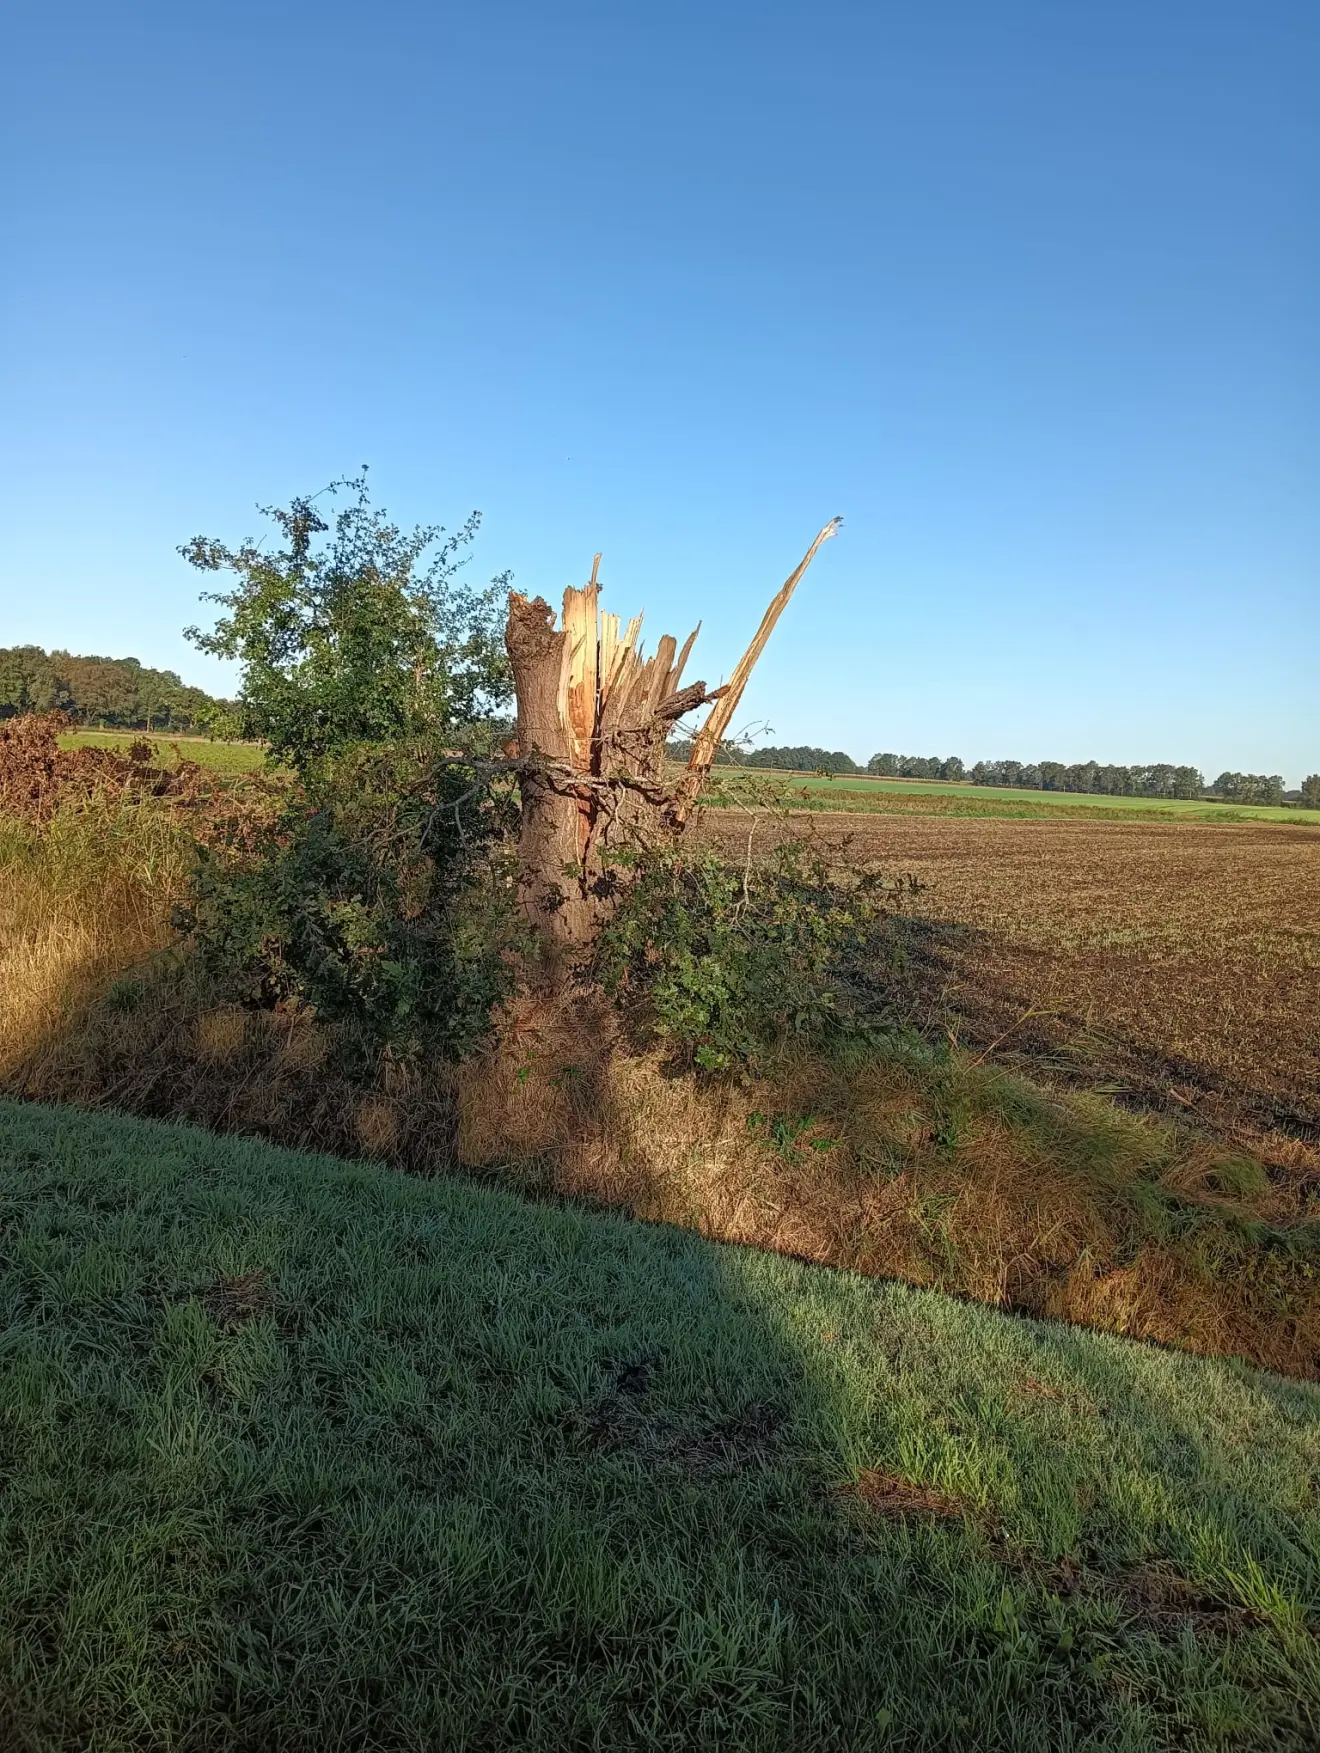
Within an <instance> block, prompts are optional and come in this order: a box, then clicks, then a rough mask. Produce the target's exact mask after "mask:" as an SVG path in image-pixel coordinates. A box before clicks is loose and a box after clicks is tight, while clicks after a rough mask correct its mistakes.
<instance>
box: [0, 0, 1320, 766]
mask: <svg viewBox="0 0 1320 1753" xmlns="http://www.w3.org/2000/svg"><path fill="white" fill-rule="evenodd" d="M0 31H2V48H0V64H2V70H0V151H2V154H3V188H2V190H0V204H2V209H0V220H2V222H3V228H2V230H0V237H2V238H3V247H4V253H5V266H4V272H3V276H2V277H0V644H8V643H12V642H14V641H18V640H24V641H32V642H35V643H38V644H42V645H46V646H53V645H61V646H66V647H70V648H72V649H74V650H76V651H95V652H108V653H111V654H115V655H122V654H125V653H133V654H136V655H138V656H140V657H141V658H143V659H144V660H145V661H147V662H152V663H158V664H165V665H168V666H170V667H173V668H177V669H179V670H180V671H181V672H182V673H183V674H184V676H185V678H186V679H189V680H192V681H196V682H199V683H201V684H202V685H204V686H212V687H221V688H223V687H225V686H226V685H231V682H230V680H229V679H228V678H226V677H225V675H224V674H223V672H222V671H221V669H220V666H218V665H216V664H214V663H212V662H211V661H209V660H206V659H203V658H201V657H200V656H198V655H196V654H195V653H192V651H191V649H190V648H189V647H188V646H187V645H186V644H185V643H184V642H183V640H182V639H181V637H180V631H179V630H180V628H181V627H182V626H183V625H184V624H185V623H186V622H188V621H190V620H192V619H194V618H195V617H196V614H197V608H196V595H197V589H198V585H199V583H200V582H201V580H200V579H199V577H198V575H196V574H194V573H192V572H191V571H190V570H189V569H188V568H187V567H186V566H185V565H184V563H183V562H182V560H180V559H179V558H178V556H177V555H176V553H175V549H176V547H177V545H178V543H180V542H182V541H183V540H185V539H186V538H187V537H189V536H191V535H194V534H196V533H205V534H208V535H217V536H222V537H225V538H226V539H234V538H238V537H241V536H243V535H245V534H249V533H252V532H254V531H255V530H256V529H258V528H259V527H260V526H259V520H258V519H257V517H256V515H255V511H254V506H255V503H256V502H258V501H270V500H280V499H285V498H287V497H288V496H289V495H291V494H293V493H295V492H298V491H306V490H312V489H315V488H317V487H320V486H321V485H322V484H323V483H325V482H326V481H328V480H329V479H330V478H331V477H332V476H334V475H336V474H342V473H345V472H347V471H350V470H352V469H354V468H355V467H356V466H357V465H358V464H360V463H361V462H364V461H365V462H369V463H370V465H371V471H372V477H373V479H374V481H375V484H376V489H377V493H378V497H379V498H380V499H381V500H382V501H383V502H384V503H386V504H387V505H388V506H389V508H390V509H391V511H393V512H395V513H396V515H398V516H400V517H401V518H405V519H409V520H411V519H414V518H417V519H422V518H425V519H437V520H439V521H445V522H454V521H456V520H457V519H459V518H460V517H461V516H463V515H464V514H465V513H466V512H467V511H468V510H469V509H471V508H472V507H474V506H476V507H480V508H481V509H482V511H483V512H484V514H485V526H484V530H483V534H482V537H481V541H480V544H479V548H478V552H477V557H476V560H475V562H474V564H475V565H477V566H478V567H479V568H480V569H481V570H482V572H483V573H485V574H487V575H489V574H492V573H494V572H496V571H498V570H501V569H502V568H504V567H506V566H510V567H512V568H513V569H514V572H515V574H516V578H517V582H518V584H519V585H520V586H521V587H522V588H523V589H526V590H529V591H539V592H542V593H544V594H546V595H548V596H550V597H551V598H552V599H553V598H554V597H555V596H556V594H557V593H558V592H559V591H561V590H562V588H563V586H564V585H565V584H567V583H580V582H582V581H583V579H584V576H585V573H586V570H587V568H588V567H589V565H590V559H591V555H592V552H593V551H594V550H595V549H597V548H601V549H603V550H604V554H605V559H604V563H603V565H602V569H601V576H602V578H603V579H604V580H605V583H606V585H607V591H608V594H607V598H606V603H607V606H611V607H613V608H615V609H616V610H619V611H622V612H628V611H631V610H633V609H635V608H637V607H645V608H646V610H647V611H648V624H649V626H650V629H651V632H652V635H653V636H654V635H655V634H657V633H659V632H663V631H673V632H675V633H678V634H680V635H681V634H683V633H684V632H686V631H687V629H688V628H689V627H690V626H691V625H692V623H693V622H695V621H696V620H697V619H698V618H699V617H700V618H703V619H704V622H705V629H704V631H703V634H702V638H701V640H700V642H699V645H698V653H699V654H704V657H703V661H701V662H700V663H698V664H697V667H696V669H695V671H694V672H693V673H694V674H696V675H701V676H704V677H705V678H706V679H707V680H708V681H709V680H714V679H715V678H716V677H718V676H719V675H721V674H725V673H727V672H728V670H729V669H730V668H731V667H732V664H733V663H734V661H735V660H736V657H737V655H738V652H739V650H740V649H741V646H742V644H743V643H744V642H745V640H746V638H747V637H748V635H749V634H750V631H751V630H752V628H753V627H754V625H755V623H756V621H757V619H758V618H759V615H760V613H761V610H762V607H763V606H764V603H765V601H766V599H767V598H768V596H769V595H770V594H771V592H772V591H773V590H774V589H775V588H776V587H777V586H778V584H779V583H780V582H781V581H782V579H783V577H784V576H785V574H786V573H787V572H788V571H789V570H790V569H791V568H792V566H793V565H794V564H795V563H796V561H797V559H798V557H799V555H800V554H801V552H802V550H803V549H804V548H805V546H806V544H807V542H808V541H809V540H810V538H811V537H812V535H813V534H814V533H815V531H816V530H817V529H818V528H819V526H820V525H821V524H822V523H823V522H824V521H825V520H826V519H827V518H828V517H830V516H831V515H833V514H834V513H836V512H839V513H842V514H843V515H844V517H845V519H846V521H845V526H844V530H843V533H842V534H841V536H840V537H839V539H838V540H837V541H834V542H832V543H830V544H829V545H828V546H827V547H826V548H825V549H824V550H822V552H821V554H820V556H819V558H818V560H817V562H816V566H815V568H814V569H813V571H812V572H811V574H810V575H809V576H808V580H807V582H806V584H805V585H804V586H803V587H802V590H801V592H800V595H799V597H798V599H797V600H796V601H795V603H794V605H793V606H792V608H791V609H790V611H789V613H788V615H787V616H786V618H785V620H784V621H783V622H781V624H780V630H779V632H778V633H777V634H776V636H775V639H774V641H773V642H772V644H771V647H770V649H769V651H768V652H767V654H766V657H765V658H764V660H763V662H762V665H761V668H760V670H759V671H758V675H757V678H756V680H755V682H754V685H753V688H752V690H750V691H749V694H748V696H747V699H746V703H745V708H746V717H747V718H748V719H764V720H768V721H769V723H770V724H771V725H772V726H773V729H774V733H775V735H774V740H775V741H783V742H812V743H823V744H826V745H828V746H831V747H842V748H845V749H847V750H849V752H851V753H852V754H853V755H855V756H857V757H858V758H860V759H863V760H864V759H865V758H866V757H867V756H869V755H870V754H872V753H873V752H875V751H876V750H879V749H894V750H897V751H899V752H905V753H906V752H910V753H939V754H951V753H956V754H960V755H962V756H963V757H964V758H965V759H967V760H974V759H976V758H977V757H979V756H985V757H993V756H1010V755H1011V756H1015V757H1017V758H1019V759H1024V760H1026V759H1035V758H1040V757H1052V758H1059V759H1065V760H1069V759H1078V758H1084V757H1089V756H1095V757H1097V758H1099V759H1102V760H1117V761H1129V760H1141V759H1150V760H1160V759H1163V760H1172V761H1192V762H1194V763H1196V764H1197V765H1198V766H1201V767H1202V768H1203V769H1204V770H1205V771H1206V773H1207V775H1208V776H1213V774H1215V773H1216V772H1218V771H1219V770H1220V769H1221V768H1222V767H1235V768H1243V769H1247V770H1252V771H1266V772H1278V771H1281V772H1283V773H1284V775H1285V777H1286V778H1287V780H1288V782H1289V783H1290V784H1294V785H1295V784H1296V783H1297V782H1298V781H1299V779H1300V778H1301V776H1302V775H1303V774H1304V773H1306V772H1313V771H1316V770H1317V769H1320V494H1318V493H1317V486H1318V485H1320V320H1318V319H1320V101H1317V98H1316V92H1317V90H1320V9H1317V8H1316V6H1315V5H1314V0H1297V3H1296V4H1289V3H1286V0H1238V3H1237V4H1224V3H1222V0H1104V3H1103V4H1101V3H1099V0H1092V3H1090V4H1087V3H1081V4H1060V3H1059V0H1049V3H1045V0H1035V3H1031V4H1026V3H1018V0H995V3H994V4H985V3H984V0H927V3H926V4H922V5H915V4H908V5H904V6H897V5H887V4H877V3H875V0H871V3H857V4H837V3H832V0H816V3H814V4H811V5H808V4H805V3H802V4H776V3H774V0H763V3H761V4H756V5H753V4H742V3H734V0H702V3H701V4H696V3H692V0H664V3H663V4H653V3H643V0H613V3H609V4H607V3H599V4H582V3H579V0H556V3H555V4H547V3H545V0H540V3H532V0H469V3H468V4H465V5H455V4H444V3H440V0H432V3H430V4H423V3H421V0H373V3H372V4H371V5H365V4H360V5H352V6H350V5H348V4H346V3H344V0H318V3H317V4H315V5H313V4H310V3H309V0H169V3H168V4H140V3H133V0H114V3H110V4H107V3H106V0H9V5H8V6H7V7H6V8H5V10H4V24H3V26H2V27H0Z"/></svg>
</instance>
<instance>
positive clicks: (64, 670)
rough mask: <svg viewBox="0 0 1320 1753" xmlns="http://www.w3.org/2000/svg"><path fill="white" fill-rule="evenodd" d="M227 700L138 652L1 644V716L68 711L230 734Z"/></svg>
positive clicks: (131, 726)
mask: <svg viewBox="0 0 1320 1753" xmlns="http://www.w3.org/2000/svg"><path fill="white" fill-rule="evenodd" d="M227 710H228V708H227V706H226V704H225V702H224V701H222V700H213V699H212V698H211V696H210V695H209V694H207V693H205V692H203V690H202V689H201V688H190V687H187V686H185V684H184V683H183V682H182V681H181V680H180V679H179V677H178V676H177V675H176V674H175V673H174V671H173V670H154V669H150V668H148V667H147V666H146V665H145V664H142V663H139V661H138V660H137V658H135V657H75V656H74V655H73V654H72V653H71V652H67V651H51V652H47V651H43V650H42V648H41V647H40V646H39V645H11V646H7V647H0V718H6V717H10V716H12V715H15V714H21V713H28V712H52V711H59V712H67V713H68V714H69V716H70V718H72V719H73V720H74V722H75V723H77V724H95V725H107V726H115V727H118V728H121V729H124V730H162V731H164V730H204V731H212V732H214V733H215V734H220V735H223V734H224V725H225V720H226V713H227Z"/></svg>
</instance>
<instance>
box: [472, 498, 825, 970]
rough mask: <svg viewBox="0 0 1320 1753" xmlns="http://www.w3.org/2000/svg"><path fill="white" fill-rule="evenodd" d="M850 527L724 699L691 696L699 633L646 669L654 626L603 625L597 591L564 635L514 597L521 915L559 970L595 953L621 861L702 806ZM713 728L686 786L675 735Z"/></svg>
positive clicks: (575, 601)
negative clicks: (789, 618) (759, 679)
mask: <svg viewBox="0 0 1320 1753" xmlns="http://www.w3.org/2000/svg"><path fill="white" fill-rule="evenodd" d="M838 526H839V519H838V518H835V519H833V520H832V521H831V522H830V523H828V524H826V526H825V528H824V529H823V530H822V531H821V532H820V534H819V535H818V536H817V537H816V539H815V541H814V542H813V543H812V544H811V546H810V548H809V549H808V550H807V552H806V554H805V555H804V556H803V559H802V561H801V563H800V565H799V566H798V567H797V569H796V571H794V572H793V573H792V574H791V576H790V577H789V578H788V579H787V580H786V582H785V583H784V585H783V588H782V589H781V590H780V591H779V593H778V595H777V596H776V597H775V599H774V601H773V602H772V603H771V604H770V607H769V608H768V609H767V610H766V612H765V615H764V617H763V619H762V621H761V625H760V627H759V628H758V629H757V632H756V636H755V638H754V639H753V640H752V643H751V645H750V646H749V647H748V648H747V651H746V652H745V653H744V655H743V657H742V659H741V661H740V662H739V664H738V666H737V668H736V669H735V670H734V672H733V676H732V678H731V679H730V680H729V682H728V683H726V684H725V686H724V687H722V688H716V689H713V690H707V688H706V684H705V683H704V682H693V683H691V684H690V685H689V686H687V687H683V685H682V678H683V671H684V668H685V666H686V664H687V660H688V658H689V656H690V655H691V652H692V646H693V643H694V641H695V640H696V637H697V633H698V632H699V631H700V625H698V626H697V627H696V628H694V629H693V631H692V632H691V633H690V634H689V635H688V638H687V640H686V641H685V643H684V645H683V649H682V650H681V651H679V649H678V642H677V640H675V639H673V638H671V637H670V636H669V635H668V634H666V635H665V636H664V638H662V639H661V640H660V641H659V643H658V644H657V646H656V650H655V653H654V655H653V656H652V657H650V658H646V657H644V656H643V652H642V645H641V641H640V634H641V629H642V617H641V616H640V615H635V616H633V618H632V619H631V620H630V621H629V622H628V624H627V626H626V627H623V628H621V627H620V622H619V617H618V616H617V615H610V614H602V613H600V611H599V607H598V598H599V589H600V587H599V585H598V584H597V581H596V574H597V569H598V567H599V565H600V555H599V554H597V555H596V558H595V562H594V564H593V565H592V568H591V580H590V583H588V584H587V585H586V586H585V588H583V589H581V590H577V589H574V588H573V587H571V586H570V588H569V589H568V590H566V591H565V592H564V611H563V618H562V622H561V625H560V626H559V627H558V628H556V626H555V617H554V611H553V609H552V608H551V607H550V605H549V603H547V602H545V601H544V600H543V599H542V598H541V597H535V598H532V599H530V600H529V599H528V598H527V597H525V596H522V595H520V594H519V593H518V592H517V591H511V592H510V593H509V619H508V625H507V629H506V634H505V637H506V642H507V645H508V651H509V661H510V664H511V665H512V668H513V684H514V693H515V695H516V698H517V703H518V732H517V737H518V768H519V789H520V793H521V804H522V832H521V836H520V839H519V846H518V862H519V888H520V900H521V903H522V906H523V908H524V910H525V912H526V914H527V916H528V918H529V919H530V920H531V922H532V924H533V925H534V926H535V928H536V930H537V932H538V934H539V935H540V938H541V940H542V942H543V944H544V946H545V948H546V949H547V951H548V952H550V962H551V965H552V966H558V965H562V964H563V963H564V962H565V961H566V960H572V959H575V958H576V956H577V955H578V954H580V953H581V952H582V951H584V950H585V949H586V948H587V947H588V946H589V945H590V944H591V943H592V941H593V940H594V938H595V936H596V933H597V932H598V930H599V929H600V926H601V924H602V923H603V921H604V919H605V917H606V915H607V914H608V912H609V910H610V908H611V906H612V905H613V901H614V898H615V897H616V895H617V893H618V888H619V882H620V871H619V866H618V863H617V860H616V858H615V854H617V853H619V852H623V851H628V850H635V849H637V848H640V847H646V846H652V845H655V844H656V843H658V842H660V841H663V840H665V839H667V838H672V837H673V836H674V835H676V834H678V833H679V832H681V830H682V828H683V825H684V823H685V822H686V820H687V818H688V815H689V814H690V812H691V810H692V808H693V806H694V805H695V803H696V802H697V799H698V798H699V797H700V795H701V791H702V788H703V787H704V785H705V783H706V779H707V776H708V774H709V772H710V768H711V764H712V762H713V761H714V759H715V755H716V752H717V751H718V749H719V745H720V741H721V739H722V738H723V736H724V735H725V732H726V731H727V730H728V727H729V724H730V722H731V720H732V718H733V714H734V713H735V711H736V710H737V708H738V702H739V701H740V699H741V698H742V694H743V690H744V689H745V688H746V686H747V682H748V679H749V677H750V676H751V673H752V669H753V667H754V665H755V664H756V661H757V659H758V658H759V657H760V655H761V653H762V651H763V650H764V649H765V645H766V642H767V640H768V639H769V637H770V634H771V632H772V630H773V628H774V625H775V622H776V621H777V620H778V619H779V617H780V615H781V614H782V613H783V611H784V608H785V607H786V605H787V603H788V600H789V598H790V597H791V596H792V594H793V591H794V589H795V588H796V586H797V583H798V581H799V579H800V578H801V577H802V575H803V573H804V572H805V571H806V569H807V567H808V566H809V565H810V564H811V561H812V559H813V557H814V555H815V553H816V550H817V549H818V548H819V547H820V545H821V543H822V542H824V541H826V540H827V539H828V538H829V537H830V536H832V535H833V534H834V532H835V530H836V529H837V528H838ZM706 704H712V710H711V713H710V716H709V717H708V718H707V720H706V723H705V724H704V725H703V726H702V728H701V729H700V731H699V732H698V733H697V736H696V738H695V740H694V742H693V745H692V753H691V757H690V759H689V761H688V764H687V766H686V768H685V769H683V770H682V771H681V772H680V773H678V774H669V773H668V772H667V771H666V760H665V744H666V741H667V739H668V738H669V736H670V734H671V733H672V731H673V728H674V726H675V724H677V722H678V721H679V719H681V718H683V717H684V716H685V715H686V714H687V713H689V712H693V711H695V710H696V709H697V708H698V707H700V706H703V705H706Z"/></svg>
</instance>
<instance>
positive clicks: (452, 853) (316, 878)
mask: <svg viewBox="0 0 1320 1753" xmlns="http://www.w3.org/2000/svg"><path fill="white" fill-rule="evenodd" d="M509 809H510V803H509V799H508V798H507V796H497V795H492V794H491V793H490V792H489V790H487V789H486V788H485V787H483V786H480V785H478V784H477V783H476V782H475V781H474V776H473V772H472V770H471V769H470V768H468V767H466V766H464V765H461V764H457V763H448V762H445V761H440V762H435V761H433V760H431V759H430V758H429V757H428V755H427V753H426V751H425V750H424V749H422V748H419V747H416V746H414V747H408V746H404V745H396V746H394V747H392V748H384V749H376V750H372V749H368V748H365V747H357V748H355V749H352V750H350V751H347V752H345V753H344V754H343V755H341V756H339V757H337V758H335V759H333V760H329V759H328V760H327V761H325V762H323V763H322V764H321V766H320V767H319V768H318V770H317V773H316V776H315V780H314V783H312V784H310V785H300V786H297V787H295V788H294V789H293V791H292V792H291V795H290V802H289V806H288V808H287V810H286V811H285V813H284V815H283V817H282V818H281V820H280V821H279V822H278V823H277V825H276V827H275V828H274V830H273V831H272V832H270V833H269V834H268V835H267V836H265V838H264V840H263V842H262V843H261V844H260V845H259V846H258V848H257V850H256V853H255V856H250V857H247V858H243V859H241V860H233V859H230V858H226V857H224V856H223V855H220V854H214V853H208V852H206V851H205V850H202V851H201V853H200V862H199V866H198V870H197V875H196V879H195V896H194V901H193V905H192V906H191V908H189V909H186V910H184V911H183V912H181V913H180V915H179V916H178V919H177V923H178V924H179V925H180V927H181V928H182V929H184V930H185V931H187V932H189V933H190V934H191V935H192V936H193V937H194V939H195V941H196V943H197V945H198V947H199V949H200V950H201V953H202V955H203V957H204V959H205V961H206V964H207V966H208V968H209V969H210V970H211V972H212V973H214V974H217V975H219V976H220V977H221V978H222V979H224V980H225V981H226V982H227V983H228V984H229V985H230V986H232V987H233V988H234V989H235V991H236V994H237V996H239V997H240V998H241V999H242V1000H243V1001H245V1002H246V1003H249V1004H254V1005H263V1006H275V1005H280V1004H285V1005H287V1004H289V1003H291V1002H292V1003H295V1004H305V1005H308V1006H310V1007H311V1008H312V1009H313V1010H314V1011H315V1012H316V1013H317V1014H318V1015H319V1016H322V1017H324V1018H326V1019H327V1020H329V1021H333V1022H336V1023H339V1024H341V1025H342V1030H341V1033H342V1034H343V1036H344V1037H345V1038H346V1039H348V1040H349V1041H351V1042H352V1043H354V1044H355V1046H356V1048H357V1050H358V1051H359V1052H360V1054H361V1056H362V1058H363V1059H364V1060H365V1061H367V1062H373V1061H374V1060H375V1058H376V1057H377V1056H378V1054H379V1053H380V1052H381V1051H382V1050H388V1051H389V1052H390V1053H391V1054H393V1055H395V1056H397V1057H410V1056H414V1055H417V1054H420V1053H422V1052H426V1053H428V1054H435V1055H439V1056H440V1057H443V1058H448V1059H458V1058H461V1057H462V1056H463V1054H464V1053H466V1052H467V1051H469V1050H470V1048H471V1047H472V1046H474V1045H475V1044H476V1042H477V1041H478V1040H480V1039H481V1037H482V1036H483V1035H484V1034H485V1032H486V1030H487V1028H488V1027H489V1021H490V1013H491V1009H492V1007H493V1006H494V1005H495V1004H496V1003H497V1002H498V1000H499V999H500V998H501V997H502V996H503V995H504V994H505V992H506V991H507V990H508V986H509V981H510V977H511V976H510V967H509V960H508V957H507V956H506V954H505V952H506V950H507V949H508V948H509V946H510V945H511V943H512V942H513V938H514V931H515V928H514V924H513V919H512V910H511V909H510V908H509V906H508V901H507V897H508V893H509V881H508V880H506V879H507V872H506V871H505V868H504V861H503V860H502V858H501V857H500V856H499V847H500V845H501V843H502V841H503V837H504V835H505V833H506V832H507V829H508V827H509Z"/></svg>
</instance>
